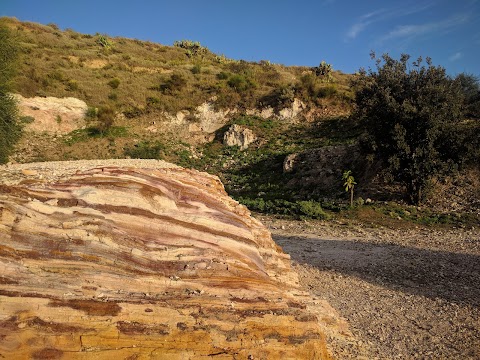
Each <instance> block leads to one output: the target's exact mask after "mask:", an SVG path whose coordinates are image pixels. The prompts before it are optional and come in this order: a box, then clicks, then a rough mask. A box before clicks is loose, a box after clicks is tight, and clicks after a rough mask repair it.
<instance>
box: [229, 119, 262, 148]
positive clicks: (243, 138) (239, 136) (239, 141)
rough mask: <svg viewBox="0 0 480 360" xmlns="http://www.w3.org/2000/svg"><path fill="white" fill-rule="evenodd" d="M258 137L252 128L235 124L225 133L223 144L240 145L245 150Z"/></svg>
mask: <svg viewBox="0 0 480 360" xmlns="http://www.w3.org/2000/svg"><path fill="white" fill-rule="evenodd" d="M255 140H257V137H256V136H255V134H254V133H253V131H252V130H250V129H248V128H245V127H243V126H240V125H237V124H233V125H232V126H230V128H229V129H228V130H227V131H226V132H225V134H224V135H223V144H224V145H226V146H238V147H240V150H245V149H247V148H248V146H249V145H250V144H251V143H253V142H255Z"/></svg>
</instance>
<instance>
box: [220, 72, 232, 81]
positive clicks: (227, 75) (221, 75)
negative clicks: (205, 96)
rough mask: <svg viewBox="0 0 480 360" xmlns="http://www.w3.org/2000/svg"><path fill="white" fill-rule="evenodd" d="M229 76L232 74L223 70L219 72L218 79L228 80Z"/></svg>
mask: <svg viewBox="0 0 480 360" xmlns="http://www.w3.org/2000/svg"><path fill="white" fill-rule="evenodd" d="M229 77H230V75H229V74H228V73H226V72H225V71H222V72H220V73H218V74H217V79H218V80H227V79H228V78H229Z"/></svg>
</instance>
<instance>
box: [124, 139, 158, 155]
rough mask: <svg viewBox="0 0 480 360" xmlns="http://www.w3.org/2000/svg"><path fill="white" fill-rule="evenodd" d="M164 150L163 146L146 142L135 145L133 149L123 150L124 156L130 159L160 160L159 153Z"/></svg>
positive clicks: (156, 142)
mask: <svg viewBox="0 0 480 360" xmlns="http://www.w3.org/2000/svg"><path fill="white" fill-rule="evenodd" d="M164 149H165V146H164V145H163V144H162V143H160V142H158V141H155V142H154V143H150V142H148V141H142V142H139V143H138V144H135V145H134V146H133V147H130V148H127V149H126V150H125V155H126V156H129V157H131V158H132V159H161V158H162V155H161V151H163V150H164Z"/></svg>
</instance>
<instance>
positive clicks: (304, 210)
mask: <svg viewBox="0 0 480 360" xmlns="http://www.w3.org/2000/svg"><path fill="white" fill-rule="evenodd" d="M298 207H299V212H300V214H301V215H305V216H308V217H310V218H313V219H322V220H326V219H328V218H329V216H328V214H327V213H326V212H325V210H323V208H322V206H321V205H320V203H318V202H315V201H299V202H298Z"/></svg>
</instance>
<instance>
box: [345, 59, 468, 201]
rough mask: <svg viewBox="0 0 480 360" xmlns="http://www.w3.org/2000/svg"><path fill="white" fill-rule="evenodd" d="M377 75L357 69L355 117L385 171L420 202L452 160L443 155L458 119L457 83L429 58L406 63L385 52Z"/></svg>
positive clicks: (378, 63)
mask: <svg viewBox="0 0 480 360" xmlns="http://www.w3.org/2000/svg"><path fill="white" fill-rule="evenodd" d="M372 59H374V60H376V71H374V70H372V69H369V71H365V70H361V71H360V73H359V74H358V76H357V79H356V81H355V82H354V86H355V103H356V115H357V116H358V118H359V119H361V120H362V121H363V122H364V124H365V128H366V131H367V136H366V140H367V141H366V144H368V145H369V148H370V150H371V151H372V152H373V153H374V154H375V155H376V156H377V157H378V158H380V159H382V160H384V164H385V168H386V173H387V174H388V175H389V176H388V177H389V178H390V179H391V180H397V181H400V182H401V183H403V184H404V185H405V187H406V190H407V193H408V196H409V200H410V201H411V202H412V203H414V204H419V203H420V202H421V201H422V200H424V199H425V195H426V194H425V190H426V188H427V186H428V185H429V183H430V181H431V179H432V178H433V177H434V176H436V175H438V174H440V173H441V172H442V171H443V170H449V169H450V170H451V169H452V166H451V165H452V162H454V160H453V159H451V158H449V156H448V155H449V153H448V152H445V151H442V150H441V148H442V144H441V140H442V139H443V136H442V135H443V134H445V131H446V129H447V128H448V127H451V126H453V125H455V124H458V123H459V122H460V121H461V119H462V104H463V95H462V91H461V88H460V84H459V81H458V80H453V79H451V78H450V77H449V76H448V75H447V74H446V72H445V69H444V68H442V67H440V66H433V65H432V63H431V59H430V58H427V59H426V63H427V65H426V66H425V65H423V61H422V58H419V59H418V60H417V61H414V62H412V63H411V64H410V62H409V59H410V57H409V56H408V55H402V56H401V57H400V60H395V59H393V58H391V57H390V56H389V55H388V54H384V55H383V56H382V57H381V58H377V57H376V56H375V54H374V53H372Z"/></svg>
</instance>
